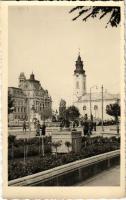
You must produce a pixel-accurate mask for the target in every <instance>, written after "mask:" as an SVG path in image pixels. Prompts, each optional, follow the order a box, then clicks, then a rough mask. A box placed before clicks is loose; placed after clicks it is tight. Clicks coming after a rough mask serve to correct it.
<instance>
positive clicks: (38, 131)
mask: <svg viewBox="0 0 126 200" xmlns="http://www.w3.org/2000/svg"><path fill="white" fill-rule="evenodd" d="M39 134H40V123H39V121H38V123H37V128H36V135H39Z"/></svg>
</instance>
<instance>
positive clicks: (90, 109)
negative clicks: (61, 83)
mask: <svg viewBox="0 0 126 200" xmlns="http://www.w3.org/2000/svg"><path fill="white" fill-rule="evenodd" d="M73 76H74V86H73V89H74V90H73V104H74V105H75V106H76V107H77V108H78V109H79V111H80V114H81V116H84V115H85V114H87V116H88V118H90V117H91V114H92V115H93V118H94V119H96V120H101V119H102V114H103V120H111V119H113V118H112V117H111V116H110V115H108V114H107V113H106V106H107V105H109V104H113V103H115V102H117V101H118V100H119V99H120V96H119V94H110V93H108V92H107V91H105V90H104V88H102V87H101V88H100V89H99V90H100V91H99V92H95V93H94V92H92V90H91V89H93V88H90V90H89V91H90V92H87V89H86V74H85V70H84V66H83V61H82V59H81V56H80V54H79V56H78V58H77V61H76V64H75V70H74V75H73Z"/></svg>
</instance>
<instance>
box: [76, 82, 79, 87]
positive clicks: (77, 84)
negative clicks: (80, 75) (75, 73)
mask: <svg viewBox="0 0 126 200" xmlns="http://www.w3.org/2000/svg"><path fill="white" fill-rule="evenodd" d="M76 88H77V89H79V81H77V82H76Z"/></svg>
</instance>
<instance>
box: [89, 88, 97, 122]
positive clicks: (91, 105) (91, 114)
mask: <svg viewBox="0 0 126 200" xmlns="http://www.w3.org/2000/svg"><path fill="white" fill-rule="evenodd" d="M93 88H96V89H98V87H97V85H93V86H92V87H90V119H91V118H92V105H91V103H92V102H91V101H92V89H93Z"/></svg>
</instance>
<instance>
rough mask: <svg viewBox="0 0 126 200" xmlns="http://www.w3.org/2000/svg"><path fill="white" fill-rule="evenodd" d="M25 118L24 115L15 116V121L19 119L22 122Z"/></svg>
mask: <svg viewBox="0 0 126 200" xmlns="http://www.w3.org/2000/svg"><path fill="white" fill-rule="evenodd" d="M26 118H27V116H26V115H15V119H21V120H24V119H26Z"/></svg>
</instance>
